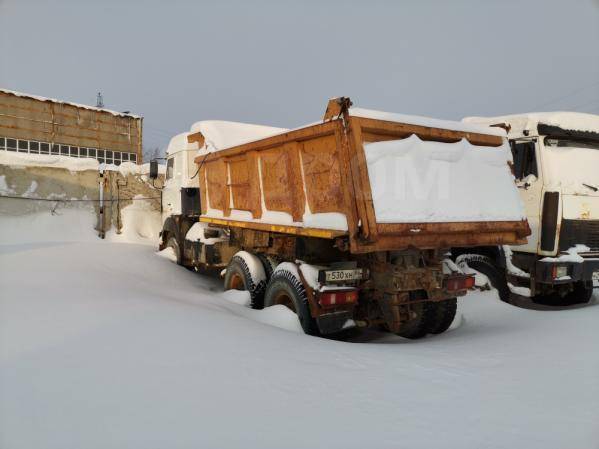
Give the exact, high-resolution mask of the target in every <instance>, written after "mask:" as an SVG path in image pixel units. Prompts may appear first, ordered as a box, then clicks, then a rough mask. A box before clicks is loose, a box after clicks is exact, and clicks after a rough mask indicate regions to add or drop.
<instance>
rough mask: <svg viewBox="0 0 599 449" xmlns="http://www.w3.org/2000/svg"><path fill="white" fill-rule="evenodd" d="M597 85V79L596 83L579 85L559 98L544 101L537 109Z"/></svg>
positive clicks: (598, 84)
mask: <svg viewBox="0 0 599 449" xmlns="http://www.w3.org/2000/svg"><path fill="white" fill-rule="evenodd" d="M595 86H599V81H595V82H594V83H592V84H589V85H587V86H582V87H579V88H577V89H575V90H573V91H571V92H570V93H568V94H566V95H562V96H561V97H557V98H554V99H553V100H550V101H547V102H545V103H543V104H542V105H540V106H537V107H536V108H535V109H541V108H544V107H545V106H548V105H550V104H553V103H557V102H559V101H561V100H564V99H566V98H569V97H572V96H574V95H576V94H578V93H579V92H582V91H584V90H586V89H589V88H591V87H595Z"/></svg>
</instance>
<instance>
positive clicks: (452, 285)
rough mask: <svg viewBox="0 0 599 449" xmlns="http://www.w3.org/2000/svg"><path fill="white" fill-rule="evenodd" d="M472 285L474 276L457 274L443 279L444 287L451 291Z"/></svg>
mask: <svg viewBox="0 0 599 449" xmlns="http://www.w3.org/2000/svg"><path fill="white" fill-rule="evenodd" d="M472 287H474V276H458V277H451V278H447V279H445V289H446V290H448V291H450V292H453V291H457V290H469V289H471V288H472Z"/></svg>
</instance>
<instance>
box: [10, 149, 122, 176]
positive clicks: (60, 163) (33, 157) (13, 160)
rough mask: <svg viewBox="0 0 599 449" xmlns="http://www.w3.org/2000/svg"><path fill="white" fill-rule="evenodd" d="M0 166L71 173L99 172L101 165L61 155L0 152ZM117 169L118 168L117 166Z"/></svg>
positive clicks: (92, 160)
mask: <svg viewBox="0 0 599 449" xmlns="http://www.w3.org/2000/svg"><path fill="white" fill-rule="evenodd" d="M0 165H10V166H11V167H54V168H66V169H67V170H70V171H82V170H98V168H99V167H100V163H99V162H98V161H97V160H96V159H92V158H81V159H79V158H76V157H70V156H60V155H44V154H29V153H16V152H12V151H0ZM115 168H117V170H118V167H116V166H115Z"/></svg>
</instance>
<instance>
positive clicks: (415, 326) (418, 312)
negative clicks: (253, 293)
mask: <svg viewBox="0 0 599 449" xmlns="http://www.w3.org/2000/svg"><path fill="white" fill-rule="evenodd" d="M425 298H426V293H424V292H423V291H414V292H410V299H425ZM410 313H413V314H415V316H414V317H413V318H411V319H410V320H408V321H405V322H403V323H401V326H400V328H399V332H397V335H399V336H400V337H404V338H409V339H411V340H415V339H417V338H422V337H424V336H425V335H426V334H427V332H428V330H429V328H430V327H431V322H432V320H433V308H432V307H431V302H430V301H423V302H417V303H415V304H410Z"/></svg>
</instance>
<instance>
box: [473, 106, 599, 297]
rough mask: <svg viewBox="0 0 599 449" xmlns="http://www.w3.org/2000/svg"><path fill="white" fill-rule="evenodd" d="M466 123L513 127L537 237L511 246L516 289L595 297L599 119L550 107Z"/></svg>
mask: <svg viewBox="0 0 599 449" xmlns="http://www.w3.org/2000/svg"><path fill="white" fill-rule="evenodd" d="M464 121H466V122H470V123H478V124H487V125H489V126H499V127H503V128H505V129H506V131H507V137H508V139H509V142H510V146H511V149H512V156H513V171H514V176H515V178H516V183H517V186H518V189H519V192H520V196H521V198H522V201H523V203H524V207H525V211H526V217H527V219H528V223H529V225H530V228H531V235H530V236H529V237H528V242H527V243H526V244H525V245H520V246H514V247H512V248H511V251H510V249H507V252H508V253H511V254H508V259H509V260H507V262H506V263H505V277H506V281H507V286H508V287H509V288H510V290H511V292H512V293H513V294H518V295H521V296H532V297H553V298H556V297H559V298H566V297H567V298H568V301H569V302H586V301H588V300H589V299H590V297H591V294H592V288H593V281H595V282H597V281H599V116H596V115H591V114H584V113H577V112H546V113H528V114H516V115H508V116H502V117H469V118H466V119H464ZM579 300H580V301H579Z"/></svg>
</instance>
